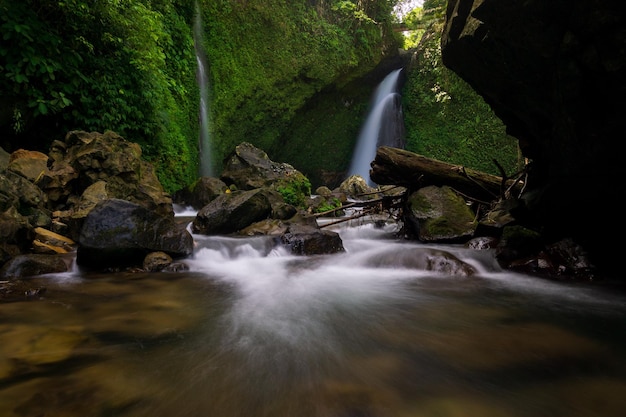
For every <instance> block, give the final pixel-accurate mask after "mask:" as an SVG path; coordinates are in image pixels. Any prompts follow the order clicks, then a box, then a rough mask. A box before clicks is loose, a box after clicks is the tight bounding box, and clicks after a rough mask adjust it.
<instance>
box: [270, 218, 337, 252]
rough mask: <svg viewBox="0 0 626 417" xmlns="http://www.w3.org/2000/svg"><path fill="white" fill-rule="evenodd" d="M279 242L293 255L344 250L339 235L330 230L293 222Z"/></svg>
mask: <svg viewBox="0 0 626 417" xmlns="http://www.w3.org/2000/svg"><path fill="white" fill-rule="evenodd" d="M280 242H281V243H282V244H283V245H284V246H285V247H287V248H289V250H290V252H291V253H292V254H294V255H324V254H332V253H341V252H345V248H344V246H343V241H342V240H341V236H339V234H338V233H337V232H333V231H331V230H322V229H320V228H319V227H316V226H311V225H306V224H293V225H291V226H289V227H288V228H287V230H286V231H285V233H283V234H282V235H281V236H280Z"/></svg>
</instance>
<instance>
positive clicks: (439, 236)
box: [406, 186, 477, 243]
mask: <svg viewBox="0 0 626 417" xmlns="http://www.w3.org/2000/svg"><path fill="white" fill-rule="evenodd" d="M407 209H408V213H407V216H406V218H407V226H409V227H411V228H412V232H413V233H414V234H415V235H416V236H417V238H418V240H420V241H422V242H433V243H434V242H438V243H464V242H466V241H468V240H469V239H471V238H472V237H473V235H474V231H475V230H476V225H477V222H476V216H475V214H474V212H473V211H472V210H471V209H470V208H469V207H468V206H467V204H466V202H465V199H463V198H462V197H461V196H459V195H458V194H457V193H456V192H454V190H452V188H450V187H447V186H444V187H437V186H428V187H423V188H420V189H419V190H417V191H415V192H413V193H411V195H409V198H408V201H407Z"/></svg>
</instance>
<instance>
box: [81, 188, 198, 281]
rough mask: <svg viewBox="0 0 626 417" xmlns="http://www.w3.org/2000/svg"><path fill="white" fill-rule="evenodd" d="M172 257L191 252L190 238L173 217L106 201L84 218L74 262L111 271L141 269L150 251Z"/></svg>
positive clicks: (119, 202)
mask: <svg viewBox="0 0 626 417" xmlns="http://www.w3.org/2000/svg"><path fill="white" fill-rule="evenodd" d="M159 251H160V252H164V253H166V254H167V255H169V256H171V257H172V258H181V257H187V256H189V255H191V254H192V253H193V237H192V236H191V234H190V233H189V232H188V231H187V230H186V229H185V225H184V224H180V223H177V222H176V221H175V220H174V216H163V215H161V214H158V213H155V212H154V211H151V210H148V209H147V208H145V207H143V206H141V205H139V204H137V203H133V202H130V201H127V200H121V199H108V200H104V201H102V202H100V203H98V204H97V205H96V206H95V207H94V208H93V210H91V211H90V212H89V214H88V215H87V217H86V219H85V222H84V224H83V227H82V229H81V232H80V237H79V239H78V249H77V253H76V263H77V264H78V265H80V266H84V267H90V268H96V269H110V268H124V267H133V266H138V267H141V266H142V265H143V261H144V259H145V257H146V256H147V255H148V254H149V253H150V252H159Z"/></svg>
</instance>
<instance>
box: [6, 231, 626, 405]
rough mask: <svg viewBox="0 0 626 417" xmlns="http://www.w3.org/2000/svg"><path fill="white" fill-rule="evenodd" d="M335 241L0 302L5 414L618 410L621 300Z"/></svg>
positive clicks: (374, 236)
mask: <svg viewBox="0 0 626 417" xmlns="http://www.w3.org/2000/svg"><path fill="white" fill-rule="evenodd" d="M338 230H339V229H338ZM340 231H341V234H342V239H343V240H344V245H345V247H346V253H344V254H336V255H324V256H315V257H296V256H292V255H289V254H287V253H284V252H282V251H281V250H278V249H276V248H274V246H273V245H272V243H271V241H270V240H268V239H265V238H252V239H248V238H246V239H234V238H226V237H213V238H207V237H200V236H196V243H197V249H196V252H195V255H194V257H193V259H190V260H189V265H190V267H191V270H190V271H188V272H185V273H153V274H137V273H119V274H109V275H87V274H84V273H81V272H80V271H73V272H72V273H68V274H59V275H50V276H44V277H39V278H35V279H34V280H33V282H37V283H38V285H42V286H45V287H46V288H47V290H46V292H45V293H44V295H43V296H42V297H41V299H38V300H26V299H25V300H23V301H16V302H7V303H4V304H0V337H1V339H0V340H1V341H2V343H0V415H2V416H129V417H136V416H141V417H143V416H165V417H169V416H172V417H173V416H176V417H181V416H189V417H191V416H193V417H199V416H219V417H235V416H242V417H243V416H252V417H265V416H267V417H269V416H272V417H282V416H285V417H287V416H290V417H291V416H298V417H307V416H310V417H347V416H369V417H389V416H392V417H395V416H398V417H405V416H406V417H408V416H411V417H423V416H426V417H435V416H436V417H461V416H464V417H466V416H470V417H509V416H511V417H521V416H523V417H540V416H546V417H547V416H550V417H561V416H562V417H566V416H567V417H574V416H581V417H590V416H602V417H613V416H615V417H617V416H621V414H622V413H623V398H625V397H626V360H625V359H624V358H626V355H625V354H626V337H625V336H624V331H623V329H624V324H625V320H624V317H625V316H624V313H625V312H626V305H625V304H624V302H623V301H624V300H623V299H622V298H621V297H620V296H619V295H617V296H611V295H609V294H607V293H605V292H604V291H603V290H602V289H598V288H589V287H586V286H575V285H566V284H560V283H553V282H549V281H545V280H539V279H536V278H531V277H526V276H523V275H516V274H510V273H504V272H502V271H499V270H498V269H497V266H496V264H495V263H494V262H493V259H492V255H490V254H489V253H488V252H481V253H476V252H472V251H469V250H466V249H464V248H462V247H454V246H447V247H441V248H440V249H445V250H449V251H451V252H453V253H454V254H455V255H456V256H457V257H458V258H460V259H464V260H467V261H468V262H471V263H472V265H473V266H474V267H476V268H477V269H478V270H479V271H480V273H479V274H478V275H476V276H471V277H464V276H445V275H436V274H433V273H431V272H428V271H424V270H419V269H415V268H411V266H410V265H403V266H402V267H400V268H398V267H393V266H392V265H391V264H389V263H385V262H379V263H378V265H379V266H372V263H371V262H370V260H371V259H372V258H373V257H383V256H391V255H393V254H397V253H401V252H403V251H419V250H420V249H421V248H422V247H423V246H420V245H417V244H415V243H408V242H399V241H396V240H394V239H392V238H391V236H392V230H389V229H376V228H374V227H372V226H370V225H366V224H365V225H361V226H359V227H352V228H343V227H342V228H341V229H340ZM416 253H417V252H416Z"/></svg>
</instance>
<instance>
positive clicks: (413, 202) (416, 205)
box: [408, 192, 433, 212]
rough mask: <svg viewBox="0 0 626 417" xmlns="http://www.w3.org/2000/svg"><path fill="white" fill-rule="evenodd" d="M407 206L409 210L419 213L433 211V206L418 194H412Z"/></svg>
mask: <svg viewBox="0 0 626 417" xmlns="http://www.w3.org/2000/svg"><path fill="white" fill-rule="evenodd" d="M408 204H409V207H411V209H413V210H417V211H421V212H428V211H431V210H432V209H433V206H432V205H431V204H430V200H429V199H428V198H426V196H424V195H422V194H420V193H419V192H416V193H412V194H411V195H410V196H409V201H408Z"/></svg>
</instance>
